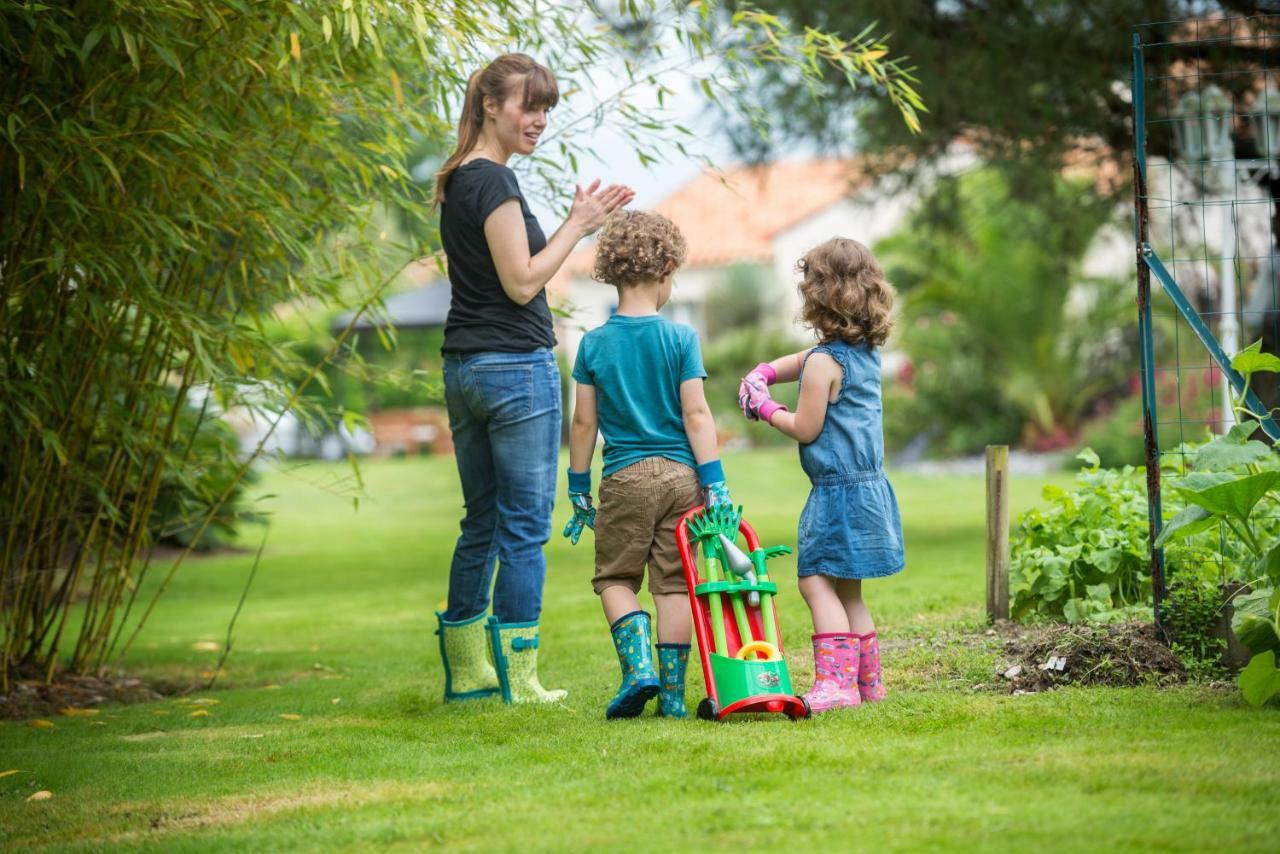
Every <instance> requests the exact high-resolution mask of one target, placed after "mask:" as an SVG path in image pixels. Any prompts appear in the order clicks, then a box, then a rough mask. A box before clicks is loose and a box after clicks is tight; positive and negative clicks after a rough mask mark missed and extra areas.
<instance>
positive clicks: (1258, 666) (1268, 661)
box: [1240, 650, 1280, 706]
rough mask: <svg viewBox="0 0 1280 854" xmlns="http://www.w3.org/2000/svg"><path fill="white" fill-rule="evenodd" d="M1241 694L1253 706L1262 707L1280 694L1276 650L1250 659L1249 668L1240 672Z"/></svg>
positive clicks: (1279, 675)
mask: <svg viewBox="0 0 1280 854" xmlns="http://www.w3.org/2000/svg"><path fill="white" fill-rule="evenodd" d="M1240 693H1242V694H1244V698H1245V700H1246V701H1247V702H1248V703H1249V704H1250V705H1253V706H1261V705H1262V704H1263V703H1265V702H1266V701H1267V700H1270V699H1271V698H1272V697H1274V696H1276V695H1277V694H1280V670H1277V669H1276V654H1275V651H1274V650H1267V651H1266V652H1263V653H1259V654H1258V655H1255V656H1254V657H1253V658H1251V659H1249V666H1248V667H1246V668H1245V669H1244V670H1241V671H1240Z"/></svg>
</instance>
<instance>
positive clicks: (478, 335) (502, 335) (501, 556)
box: [435, 53, 634, 703]
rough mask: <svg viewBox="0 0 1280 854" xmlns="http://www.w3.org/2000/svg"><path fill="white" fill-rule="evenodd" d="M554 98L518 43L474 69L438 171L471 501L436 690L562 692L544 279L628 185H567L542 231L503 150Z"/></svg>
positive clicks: (541, 118)
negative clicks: (555, 647)
mask: <svg viewBox="0 0 1280 854" xmlns="http://www.w3.org/2000/svg"><path fill="white" fill-rule="evenodd" d="M559 98H560V95H559V92H558V90H557V88H556V81H555V78H554V77H553V76H552V74H551V72H550V71H549V70H547V69H546V68H544V67H542V66H541V65H538V64H537V63H536V62H534V61H533V60H532V59H530V58H529V57H527V56H525V55H524V54H518V53H512V54H506V55H504V56H500V57H498V58H497V59H495V60H494V61H493V62H491V63H490V64H489V65H488V66H486V67H485V68H483V69H481V70H480V71H477V72H475V73H474V74H472V75H471V79H470V80H469V81H468V83H467V95H466V100H465V102H464V103H463V108H462V119H461V121H460V122H459V125H458V146H457V148H456V149H455V150H454V152H453V155H452V156H451V157H450V158H449V159H448V160H446V161H445V162H444V165H443V166H442V167H441V168H440V171H439V172H437V173H436V195H435V204H436V205H438V206H439V207H440V209H441V212H440V236H441V239H442V242H443V243H444V251H445V256H446V257H447V258H448V262H449V282H450V284H451V285H452V288H453V296H452V302H451V303H450V306H449V317H448V320H447V321H446V323H445V332H444V346H443V348H442V350H443V353H444V383H445V402H446V403H447V405H448V409H449V426H450V429H452V430H453V445H454V453H455V455H456V459H457V463H458V475H459V477H460V478H461V480H462V495H463V500H464V501H465V503H466V515H465V516H464V517H463V519H462V534H461V536H459V537H458V542H457V544H456V545H455V546H454V551H453V564H452V566H451V567H450V570H449V604H448V607H447V609H446V610H445V611H444V612H443V613H438V614H436V616H437V617H438V618H439V621H440V627H439V629H438V630H437V634H438V635H439V636H440V655H441V658H442V659H443V660H444V671H445V700H446V701H447V700H455V699H463V698H469V697H481V696H485V695H488V694H493V693H496V692H498V691H501V692H502V696H503V699H504V700H506V702H508V703H513V702H514V703H520V702H553V701H556V700H559V699H561V698H563V697H564V696H565V694H566V693H567V692H565V691H549V690H547V689H545V688H543V687H542V684H541V682H539V680H538V670H537V662H538V618H539V616H540V614H541V611H542V584H543V580H544V578H545V576H546V559H545V558H544V557H543V554H542V546H543V545H544V544H545V543H546V542H547V540H548V539H549V538H550V535H551V510H552V507H553V506H554V504H555V488H556V464H557V460H558V458H559V443H560V370H559V368H558V367H557V366H556V360H555V356H554V355H553V354H552V352H551V348H552V347H553V346H555V343H556V340H555V333H554V331H553V329H552V324H551V311H550V309H549V308H548V307H547V294H546V291H545V290H544V289H545V287H546V284H547V282H548V281H549V280H550V279H551V277H552V276H553V275H555V273H556V271H557V270H559V269H560V265H561V264H563V263H564V261H565V259H566V258H568V257H569V253H570V252H571V251H572V250H573V248H574V246H575V245H577V243H578V241H579V240H581V239H582V238H583V237H585V236H587V235H588V234H591V233H592V232H594V231H595V230H596V229H598V228H599V227H600V226H601V225H602V224H603V223H604V220H605V217H607V216H608V215H609V214H610V213H612V212H613V211H615V210H617V209H618V208H620V207H622V206H623V205H625V204H626V203H627V202H629V201H631V198H632V196H633V195H634V193H633V192H632V191H631V190H630V189H629V188H627V187H623V186H617V185H612V186H609V187H606V188H605V189H603V190H601V189H599V185H600V182H599V181H596V182H594V183H593V184H592V185H591V186H590V187H588V188H587V189H586V190H585V191H584V190H582V188H580V187H578V188H575V195H574V202H573V207H572V209H571V210H570V211H569V216H568V218H567V219H566V220H565V221H564V224H562V225H561V226H560V228H559V229H557V230H556V232H555V234H553V235H552V236H551V239H550V240H548V239H547V238H546V237H545V235H544V234H543V232H542V229H541V228H540V227H539V226H538V221H537V220H536V219H535V218H534V216H533V214H532V213H531V212H530V210H529V205H528V204H527V203H526V202H525V199H524V196H523V195H522V194H521V192H520V186H519V184H518V183H517V182H516V177H515V174H514V173H513V172H512V171H511V170H510V169H508V168H507V165H506V164H507V161H508V160H509V159H510V157H511V155H513V154H525V155H527V154H531V153H532V152H533V149H534V148H535V146H537V144H538V137H539V136H540V135H541V134H542V132H543V131H544V130H545V129H546V126H547V111H548V110H550V109H551V108H552V107H554V106H555V105H556V103H557V102H558V101H559ZM495 561H496V562H497V564H498V572H497V579H496V581H494V583H493V616H492V617H490V618H489V619H488V621H487V622H486V621H485V620H484V617H485V612H486V611H487V610H488V607H489V600H490V594H489V589H490V581H491V580H492V579H493V574H494V564H495ZM486 646H488V647H489V648H490V649H491V650H492V654H493V665H490V663H489V660H488V656H487V655H486ZM495 666H496V671H495Z"/></svg>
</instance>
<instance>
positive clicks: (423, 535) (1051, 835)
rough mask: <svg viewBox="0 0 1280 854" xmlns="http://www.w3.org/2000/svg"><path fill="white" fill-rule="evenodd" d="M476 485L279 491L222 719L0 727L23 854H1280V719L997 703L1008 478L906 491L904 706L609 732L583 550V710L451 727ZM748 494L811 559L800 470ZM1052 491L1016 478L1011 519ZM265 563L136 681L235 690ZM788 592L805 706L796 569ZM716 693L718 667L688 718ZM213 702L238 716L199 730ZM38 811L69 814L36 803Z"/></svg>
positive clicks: (555, 682) (157, 707) (147, 659)
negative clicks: (987, 684)
mask: <svg viewBox="0 0 1280 854" xmlns="http://www.w3.org/2000/svg"><path fill="white" fill-rule="evenodd" d="M452 466H453V463H452V460H449V459H429V460H411V461H398V462H379V463H369V464H368V465H366V466H365V467H364V471H363V476H364V478H365V494H364V497H363V498H362V500H361V502H360V508H359V511H358V512H354V511H353V508H352V502H351V498H350V495H349V494H347V493H346V491H345V490H346V489H347V485H345V484H343V483H342V481H341V479H342V478H343V476H344V470H343V469H342V468H340V467H331V466H323V465H317V466H310V467H304V468H301V469H297V470H294V471H293V472H291V473H290V474H288V475H286V474H280V473H276V474H272V475H270V476H268V477H267V478H265V480H264V482H263V484H262V487H261V491H262V492H263V493H273V494H274V495H275V497H274V498H271V499H269V500H268V501H267V502H266V506H268V507H269V508H270V509H271V510H272V512H273V513H274V518H273V522H272V527H271V531H270V539H269V541H268V545H267V549H266V552H265V555H264V558H263V563H262V566H261V569H260V571H259V574H258V578H257V580H256V581H255V584H254V587H253V590H252V591H251V593H250V596H249V600H248V603H247V604H246V606H245V608H244V611H243V613H242V615H241V618H240V623H239V625H238V627H237V631H236V644H235V649H234V651H233V653H232V655H231V657H230V659H229V660H228V664H227V672H226V674H225V675H224V676H223V677H222V679H221V682H220V685H219V689H218V690H217V691H214V692H199V693H195V694H192V695H191V696H190V697H188V698H185V699H184V700H183V701H181V702H179V701H173V700H168V701H164V702H157V703H151V704H143V705H137V706H130V707H109V708H104V709H103V710H102V711H101V713H100V714H99V715H97V716H96V717H91V718H90V717H56V718H53V719H52V720H53V721H54V723H55V727H54V728H52V729H36V728H31V727H29V726H26V725H24V724H22V723H14V722H9V723H5V724H3V725H0V773H2V772H4V771H8V770H11V769H20V770H21V773H18V774H12V775H9V776H5V777H2V778H0V847H13V848H26V847H30V846H41V845H46V846H54V847H59V848H83V849H94V850H98V849H101V848H109V847H117V846H121V847H122V846H129V847H144V848H153V849H163V850H166V851H169V850H206V849H208V848H210V847H215V846H216V847H220V848H221V847H226V848H240V849H244V850H261V849H264V848H287V847H307V848H310V847H316V846H326V847H341V848H362V847H367V846H374V845H377V846H388V847H399V848H404V849H418V848H421V847H426V846H434V845H441V846H444V845H449V846H458V847H471V848H484V849H491V848H492V849H517V848H519V849H531V848H532V849H582V848H606V847H610V848H612V847H620V846H633V847H638V848H643V849H674V848H681V849H690V848H711V847H729V846H732V847H735V848H765V847H781V846H788V847H793V846H794V847H797V848H832V849H836V848H839V849H848V848H864V847H865V848H877V849H893V850H903V849H919V848H930V849H934V848H948V849H963V850H970V849H975V848H978V849H981V848H987V849H997V848H999V849H1005V848H1013V849H1024V850H1025V849H1032V848H1042V847H1044V848H1053V849H1106V850H1112V849H1146V848H1152V847H1160V848H1176V849H1187V850H1192V849H1205V848H1208V847H1211V846H1212V847H1219V848H1228V847H1229V848H1232V849H1236V848H1240V849H1254V850H1270V851H1274V850H1276V848H1277V846H1280V811H1278V810H1277V806H1278V805H1280V798H1278V797H1277V794H1276V793H1277V791H1280V766H1278V765H1277V762H1276V758H1277V756H1280V713H1278V712H1277V710H1276V709H1274V708H1271V709H1264V710H1254V709H1250V708H1248V707H1246V706H1245V705H1244V704H1243V702H1242V701H1241V700H1240V699H1239V698H1238V697H1237V696H1235V695H1234V694H1231V693H1227V692H1220V691H1210V690H1208V689H1200V688H1182V689H1177V690H1170V691H1156V690H1153V689H1128V690H1120V689H1089V690H1063V691H1058V692H1053V693H1048V694H1038V695H1029V696H1016V697H1015V696H1008V695H1004V694H998V693H990V692H974V691H973V690H972V687H971V686H972V685H974V684H975V683H977V682H981V681H984V680H988V681H989V680H990V676H991V668H992V667H993V666H994V664H995V658H994V656H993V655H992V654H991V653H989V652H985V651H983V650H982V649H981V648H975V647H973V646H971V645H964V644H960V643H957V642H955V641H954V638H955V636H956V634H957V633H958V632H960V631H962V630H964V629H967V628H973V627H976V626H977V624H978V623H979V620H980V614H981V608H982V601H983V599H982V597H983V587H982V584H983V582H982V577H983V574H982V560H983V547H982V540H983V534H982V532H983V527H982V526H983V522H982V513H983V510H982V507H983V502H982V479H981V478H980V477H947V478H937V477H935V478H926V477H922V476H908V475H898V476H895V477H894V479H893V480H894V486H895V488H896V489H897V491H898V495H899V499H900V501H901V503H902V509H903V515H904V519H905V520H906V534H907V558H908V565H907V570H906V572H905V573H903V574H902V575H900V576H898V577H896V578H891V579H887V580H885V581H882V582H876V583H874V584H869V585H868V595H869V600H870V602H871V605H872V608H873V611H874V613H875V615H876V617H877V619H878V621H879V623H880V626H881V630H882V632H883V635H884V645H885V667H886V680H887V683H888V686H889V690H890V696H889V699H888V700H887V701H886V702H885V703H883V704H881V705H879V706H876V707H867V708H862V709H858V710H851V711H848V712H842V713H834V714H830V715H827V716H825V717H821V718H817V719H814V720H811V721H805V722H799V723H791V722H789V721H786V720H785V719H781V718H779V719H776V720H757V721H734V722H731V723H727V724H719V725H714V724H708V723H705V722H702V721H697V720H688V721H684V722H669V721H663V720H657V719H653V718H647V717H646V718H644V719H641V720H636V721H620V722H609V723H606V722H605V721H604V720H603V708H604V704H605V703H606V702H607V700H608V699H609V697H610V696H611V694H612V691H613V689H614V688H615V687H616V681H617V668H616V663H615V660H614V658H613V652H612V647H611V644H610V641H609V637H608V633H607V630H606V627H605V624H604V619H603V617H602V616H601V614H600V613H599V609H598V604H597V602H596V600H595V596H594V595H593V594H592V592H591V588H590V585H589V583H588V581H589V578H590V570H591V546H590V542H589V540H588V542H586V543H585V544H583V545H579V546H578V547H577V548H576V549H574V548H571V547H570V546H568V545H567V543H566V542H565V541H562V540H561V539H560V538H559V537H558V536H557V537H556V539H555V540H554V541H553V542H552V544H551V545H550V546H549V548H548V554H549V562H550V571H549V577H548V584H547V597H546V598H547V603H548V605H547V608H546V615H545V623H544V627H543V645H542V651H543V656H544V667H543V673H544V681H545V682H546V684H547V685H549V686H553V687H566V688H568V689H569V691H570V696H569V700H568V702H567V704H566V705H564V706H560V707H551V708H528V707H522V708H507V707H504V706H502V705H501V704H500V703H498V702H495V701H483V702H479V703H471V704H453V705H449V706H445V705H443V704H442V703H441V701H440V694H441V690H442V674H441V668H440V664H439V658H438V655H437V653H436V651H435V637H434V635H433V634H432V629H433V627H434V619H433V618H432V616H431V612H432V611H433V610H434V609H435V607H436V606H437V604H438V603H439V602H440V600H441V599H442V598H443V597H444V595H445V578H446V572H447V568H448V560H449V554H450V549H451V546H452V542H453V538H454V536H455V532H456V530H457V517H458V514H459V508H460V503H461V502H460V498H459V491H458V486H457V483H456V480H455V476H454V472H453V468H452ZM726 468H727V469H728V471H729V473H730V483H731V485H732V487H733V491H734V496H735V498H736V499H737V500H738V501H741V502H743V503H744V504H745V505H746V511H747V517H748V518H749V519H750V520H751V521H752V522H753V523H754V524H755V525H756V527H757V528H758V529H759V530H760V532H761V535H762V537H763V539H764V540H765V541H766V542H767V543H769V544H773V543H782V542H794V536H795V531H794V526H795V522H796V518H797V516H798V513H799V510H800V507H801V504H802V502H803V498H804V494H805V489H806V487H807V484H806V482H805V480H804V476H803V474H802V473H801V471H800V469H799V467H798V466H797V465H796V462H795V457H794V452H789V453H787V452H767V453H755V454H751V455H749V456H748V455H743V456H730V457H729V458H728V459H727V460H726ZM1057 479H1058V480H1059V482H1063V481H1065V480H1066V479H1065V478H1061V477H1060V478H1057ZM1040 485H1041V482H1040V481H1039V480H1034V479H1015V482H1014V484H1013V491H1012V500H1013V505H1014V509H1015V510H1017V509H1019V508H1022V507H1025V506H1027V505H1028V504H1029V503H1031V502H1033V501H1035V500H1036V498H1037V496H1038V492H1039V488H1040ZM320 487H324V488H320ZM566 515H567V513H566V511H565V510H564V508H563V507H562V508H560V509H559V510H558V511H557V515H556V518H557V520H558V522H559V523H561V524H562V523H563V521H564V518H565V517H566ZM255 536H256V535H255V534H254V533H253V532H252V531H251V532H250V534H249V536H248V537H247V540H250V541H251V542H248V543H247V545H249V546H253V547H256V539H254V537H255ZM588 537H589V535H588ZM251 564H252V555H251V554H239V555H231V556H226V557H216V558H210V559H204V560H200V561H195V562H193V563H191V564H189V565H188V566H186V567H184V568H183V569H182V570H181V572H180V573H179V575H178V577H177V580H176V581H175V583H174V585H173V588H172V589H171V591H170V592H169V594H168V595H167V596H166V597H165V599H164V600H163V601H162V603H161V605H160V607H159V608H157V610H156V613H155V615H154V617H153V622H152V624H151V625H150V626H149V627H148V629H147V631H146V633H145V634H144V635H143V636H142V640H141V641H140V643H139V645H138V647H137V649H136V650H135V652H134V654H133V655H132V657H131V660H130V662H129V667H130V669H131V670H132V671H134V672H136V673H140V674H143V675H148V676H152V677H163V678H168V679H179V680H183V681H187V680H193V679H196V678H198V674H199V673H200V672H201V671H204V670H207V669H208V668H209V667H210V666H212V663H213V662H214V661H215V660H216V658H217V653H216V652H205V651H200V650H197V649H195V648H194V645H196V644H198V643H200V642H207V641H215V642H220V641H221V640H222V638H223V636H224V635H225V632H226V625H227V620H228V618H229V617H230V615H231V612H232V611H233V609H234V607H235V603H236V600H237V597H238V596H239V593H240V590H241V588H242V586H243V584H244V581H245V578H246V575H247V573H248V570H249V567H250V565H251ZM771 567H772V565H771ZM776 572H777V575H778V577H779V579H780V580H782V581H783V582H784V584H783V589H784V595H783V596H782V597H781V599H780V602H779V607H780V612H781V619H782V623H783V632H784V638H785V641H786V644H787V645H788V654H789V658H792V659H793V662H794V667H795V671H796V673H795V675H796V677H797V682H798V683H799V684H800V685H802V686H806V685H807V684H808V681H809V674H808V673H807V672H806V671H805V668H806V666H807V657H808V653H807V649H805V647H806V646H807V632H808V627H807V626H806V619H807V617H806V611H805V608H804V605H803V602H802V601H801V600H800V597H799V595H798V594H797V593H796V592H795V589H794V585H793V584H791V583H790V582H789V579H788V578H787V576H788V575H789V574H792V573H793V572H794V563H785V562H784V563H782V564H781V566H779V567H778V568H777V570H776ZM695 658H696V656H695ZM701 686H702V683H701V675H700V673H699V672H698V670H697V668H696V666H695V667H694V668H692V672H691V674H690V682H689V700H690V705H691V706H692V704H693V703H695V702H696V701H697V700H698V699H700V698H701V696H702V687H701ZM201 698H210V699H214V700H217V701H218V702H217V704H216V705H207V706H196V705H192V704H191V703H190V700H191V699H201ZM192 711H207V712H208V713H209V714H208V715H206V716H194V717H193V716H191V713H192ZM284 714H287V715H300V716H301V717H300V719H298V720H288V719H283V718H281V717H280V716H281V715H284ZM41 789H47V790H49V791H51V792H52V793H53V798H52V799H50V800H47V801H42V802H28V801H27V800H26V798H27V796H28V795H30V794H31V793H32V792H34V791H36V790H41Z"/></svg>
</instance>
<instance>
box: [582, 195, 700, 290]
mask: <svg viewBox="0 0 1280 854" xmlns="http://www.w3.org/2000/svg"><path fill="white" fill-rule="evenodd" d="M685 252H686V246H685V242H684V235H683V234H681V233H680V229H678V228H676V224H675V223H674V222H672V221H671V220H669V219H667V218H666V217H665V216H663V215H662V214H660V213H655V212H654V211H628V210H620V211H617V212H615V213H613V214H611V215H610V216H609V218H608V219H607V220H605V224H604V228H602V229H600V237H599V238H598V239H597V240H596V263H595V268H594V269H593V270H592V271H591V278H593V279H595V280H596V281H597V282H606V283H608V284H610V285H614V286H615V287H620V288H621V287H626V286H628V285H636V284H639V283H641V282H652V281H654V280H656V279H661V278H662V277H663V276H664V275H666V274H667V273H670V272H672V271H674V270H677V269H679V268H680V265H681V264H683V263H684V258H685Z"/></svg>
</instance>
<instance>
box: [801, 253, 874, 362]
mask: <svg viewBox="0 0 1280 854" xmlns="http://www.w3.org/2000/svg"><path fill="white" fill-rule="evenodd" d="M796 269H797V270H798V271H799V272H800V274H801V275H802V276H803V279H802V280H801V282H800V297H801V299H802V300H803V302H804V306H803V308H801V309H800V319H801V320H802V321H803V322H804V324H805V325H806V326H808V327H810V328H811V329H813V330H814V331H815V332H817V333H818V338H819V339H820V340H821V341H822V343H824V344H827V343H830V342H832V341H837V340H840V341H846V342H848V343H850V344H866V345H868V346H871V347H879V346H881V345H883V344H884V342H885V340H886V339H888V337H889V331H890V330H891V329H892V328H893V321H892V320H891V319H890V317H889V313H890V311H891V310H892V309H893V288H892V287H891V286H890V285H889V283H888V282H887V281H885V278H884V271H883V270H881V269H880V262H878V261H877V260H876V258H875V256H874V255H872V254H871V250H870V249H868V248H867V247H866V246H864V245H862V244H861V243H859V242H858V241H856V240H850V239H849V238H847V237H833V238H831V239H830V240H828V241H827V242H826V243H823V244H821V245H819V246H815V247H814V248H813V249H810V250H809V251H808V252H806V253H805V254H804V256H803V257H802V258H801V259H800V260H799V261H798V262H796Z"/></svg>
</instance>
